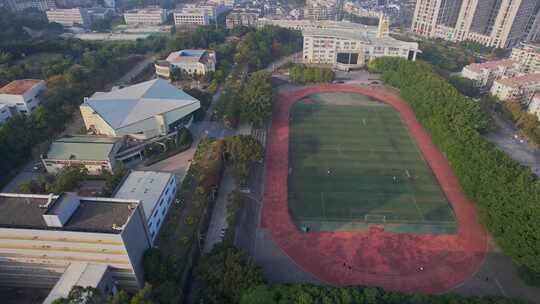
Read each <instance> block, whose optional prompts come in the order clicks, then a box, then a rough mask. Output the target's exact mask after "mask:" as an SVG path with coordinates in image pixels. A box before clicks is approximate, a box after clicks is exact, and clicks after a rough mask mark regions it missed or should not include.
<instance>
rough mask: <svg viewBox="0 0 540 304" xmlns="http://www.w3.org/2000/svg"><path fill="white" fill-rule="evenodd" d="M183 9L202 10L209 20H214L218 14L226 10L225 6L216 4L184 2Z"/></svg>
mask: <svg viewBox="0 0 540 304" xmlns="http://www.w3.org/2000/svg"><path fill="white" fill-rule="evenodd" d="M183 9H198V10H204V11H205V12H206V14H207V15H208V18H209V19H210V20H215V19H216V18H217V17H218V16H219V15H221V14H223V13H224V12H226V11H227V10H229V9H228V8H227V7H225V6H223V5H217V4H201V3H198V4H184V6H183Z"/></svg>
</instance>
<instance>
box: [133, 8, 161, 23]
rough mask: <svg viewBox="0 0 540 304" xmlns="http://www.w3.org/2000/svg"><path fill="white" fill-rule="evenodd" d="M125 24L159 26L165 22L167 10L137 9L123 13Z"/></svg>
mask: <svg viewBox="0 0 540 304" xmlns="http://www.w3.org/2000/svg"><path fill="white" fill-rule="evenodd" d="M124 20H125V22H126V24H130V25H131V24H147V25H159V24H163V23H165V21H167V10H164V9H158V8H155V9H150V8H148V9H139V10H129V11H126V12H125V13H124Z"/></svg>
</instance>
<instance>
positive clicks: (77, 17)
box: [46, 8, 92, 27]
mask: <svg viewBox="0 0 540 304" xmlns="http://www.w3.org/2000/svg"><path fill="white" fill-rule="evenodd" d="M46 14H47V20H48V21H49V22H56V23H59V24H61V25H63V26H74V25H80V26H82V27H89V26H90V24H92V20H91V18H90V14H88V10H87V9H85V8H65V9H53V10H48V11H46Z"/></svg>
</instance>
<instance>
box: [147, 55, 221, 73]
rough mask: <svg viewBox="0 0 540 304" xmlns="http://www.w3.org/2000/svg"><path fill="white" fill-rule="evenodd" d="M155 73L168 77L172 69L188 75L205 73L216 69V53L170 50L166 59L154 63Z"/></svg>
mask: <svg viewBox="0 0 540 304" xmlns="http://www.w3.org/2000/svg"><path fill="white" fill-rule="evenodd" d="M155 68H156V74H157V75H158V76H161V77H164V78H170V76H171V71H172V70H173V69H180V70H181V71H182V73H185V74H189V75H206V74H207V73H210V72H214V71H215V70H216V53H215V52H214V51H210V50H181V51H176V52H172V53H170V54H169V56H167V59H166V60H160V61H157V62H156V63H155Z"/></svg>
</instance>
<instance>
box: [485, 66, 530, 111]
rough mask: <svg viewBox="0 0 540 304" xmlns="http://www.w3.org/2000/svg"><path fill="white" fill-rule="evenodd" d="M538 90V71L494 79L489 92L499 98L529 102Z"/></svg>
mask: <svg viewBox="0 0 540 304" xmlns="http://www.w3.org/2000/svg"><path fill="white" fill-rule="evenodd" d="M538 91H540V73H536V74H526V75H522V76H516V77H511V78H502V79H498V80H495V82H493V86H492V87H491V91H490V92H491V94H492V95H494V96H496V97H497V98H499V99H500V100H515V101H517V102H521V103H523V104H529V103H530V102H531V100H532V98H533V96H534V95H535V93H537V92H538Z"/></svg>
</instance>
